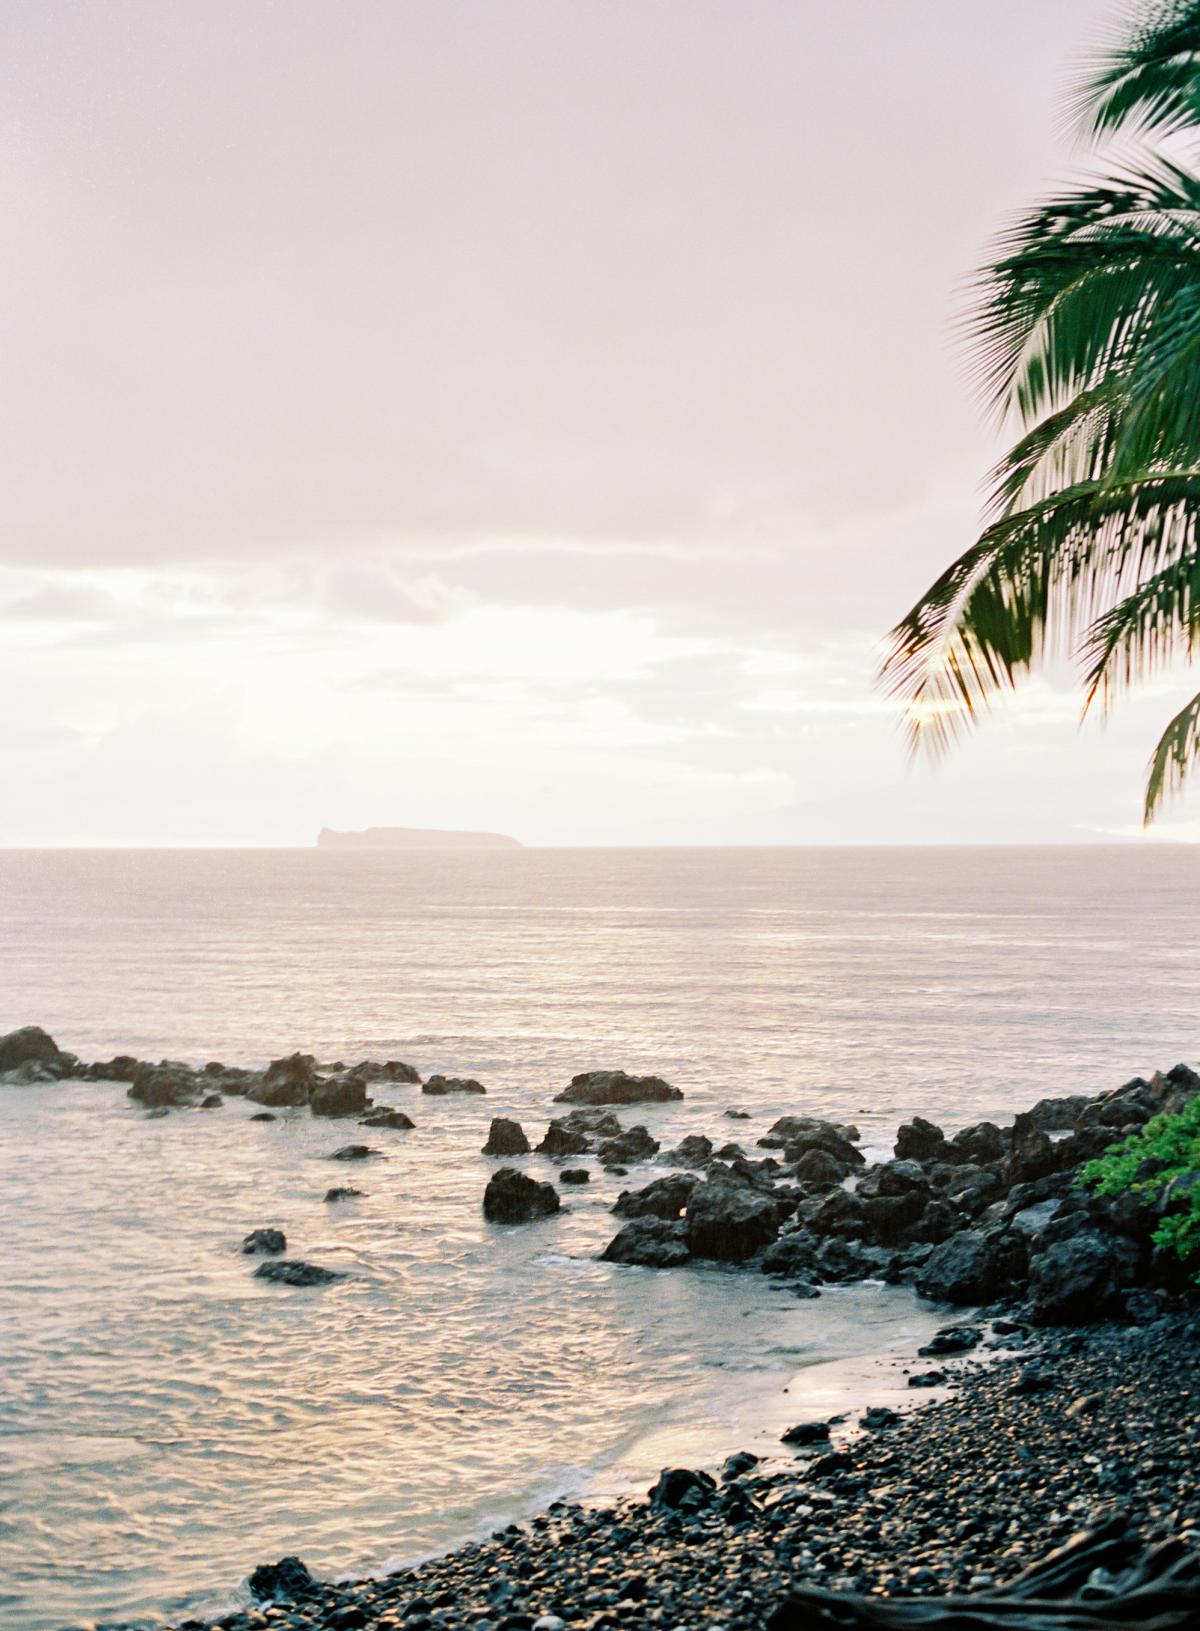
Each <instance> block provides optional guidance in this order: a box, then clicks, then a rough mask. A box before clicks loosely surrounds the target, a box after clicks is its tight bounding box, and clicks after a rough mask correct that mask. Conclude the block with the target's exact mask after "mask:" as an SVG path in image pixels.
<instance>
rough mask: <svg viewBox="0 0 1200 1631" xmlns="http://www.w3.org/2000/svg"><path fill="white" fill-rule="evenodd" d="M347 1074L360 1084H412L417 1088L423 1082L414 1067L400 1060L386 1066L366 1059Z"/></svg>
mask: <svg viewBox="0 0 1200 1631" xmlns="http://www.w3.org/2000/svg"><path fill="white" fill-rule="evenodd" d="M345 1074H346V1075H347V1076H353V1077H354V1078H355V1080H356V1081H360V1082H410V1083H412V1084H414V1085H415V1086H419V1085H420V1082H421V1078H420V1075H419V1074H418V1073H417V1072H416V1071H415V1070H414V1069H413V1067H412V1066H411V1065H406V1064H404V1063H403V1062H402V1061H401V1060H399V1059H389V1060H387V1062H386V1063H385V1064H380V1063H379V1061H378V1060H377V1059H364V1060H363V1061H362V1062H361V1063H360V1064H357V1065H351V1067H350V1069H349V1070H348V1071H346V1073H345Z"/></svg>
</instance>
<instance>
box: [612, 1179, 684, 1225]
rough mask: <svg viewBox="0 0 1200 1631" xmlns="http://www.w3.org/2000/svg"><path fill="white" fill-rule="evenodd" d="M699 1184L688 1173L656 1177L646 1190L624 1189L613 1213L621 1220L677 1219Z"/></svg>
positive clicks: (618, 1197)
mask: <svg viewBox="0 0 1200 1631" xmlns="http://www.w3.org/2000/svg"><path fill="white" fill-rule="evenodd" d="M698 1182H699V1180H698V1179H697V1178H694V1177H693V1176H692V1175H691V1173H688V1172H678V1173H672V1175H671V1176H670V1177H669V1178H656V1179H655V1180H654V1182H653V1183H652V1184H647V1185H646V1187H645V1189H623V1190H622V1191H621V1193H620V1195H618V1196H617V1200H616V1203H615V1205H614V1206H613V1209H612V1210H613V1212H614V1213H615V1214H616V1216H617V1217H619V1218H666V1219H671V1218H677V1217H678V1216H679V1214H680V1213H681V1212H682V1211H683V1209H684V1207H685V1206H686V1205H687V1203H688V1196H689V1195H690V1194H691V1193H692V1191H693V1189H695V1187H696V1185H697V1183H698Z"/></svg>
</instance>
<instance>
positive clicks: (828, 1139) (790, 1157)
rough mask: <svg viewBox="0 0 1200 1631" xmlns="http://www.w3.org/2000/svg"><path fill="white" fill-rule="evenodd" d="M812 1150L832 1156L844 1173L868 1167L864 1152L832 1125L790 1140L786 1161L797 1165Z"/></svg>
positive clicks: (815, 1129)
mask: <svg viewBox="0 0 1200 1631" xmlns="http://www.w3.org/2000/svg"><path fill="white" fill-rule="evenodd" d="M811 1150H822V1151H824V1153H825V1154H826V1155H830V1156H832V1157H833V1159H834V1160H835V1161H836V1162H837V1163H838V1165H839V1166H840V1167H841V1168H842V1170H843V1171H844V1172H853V1170H854V1168H855V1167H861V1166H865V1165H866V1160H867V1158H866V1156H865V1155H864V1154H863V1153H862V1151H861V1150H859V1149H856V1148H855V1147H854V1145H853V1144H852V1143H851V1142H850V1140H849V1139H848V1138H844V1137H843V1136H842V1134H841V1133H839V1132H838V1131H837V1129H836V1128H835V1127H834V1126H832V1124H829V1125H825V1126H819V1127H810V1128H808V1129H807V1130H806V1131H805V1132H802V1133H801V1134H800V1135H799V1136H798V1137H796V1138H792V1139H789V1140H788V1142H787V1143H786V1144H785V1145H784V1150H783V1153H784V1159H785V1160H787V1161H790V1162H793V1163H795V1162H797V1161H799V1160H801V1158H802V1157H804V1156H806V1155H807V1154H808V1153H809V1152H810V1151H811Z"/></svg>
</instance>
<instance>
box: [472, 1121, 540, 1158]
mask: <svg viewBox="0 0 1200 1631" xmlns="http://www.w3.org/2000/svg"><path fill="white" fill-rule="evenodd" d="M483 1153H484V1155H528V1154H529V1140H528V1139H527V1138H526V1137H525V1133H524V1131H523V1129H522V1127H521V1123H520V1122H519V1121H509V1120H508V1119H507V1118H506V1117H505V1116H493V1117H492V1125H491V1126H490V1127H489V1129H488V1136H487V1143H486V1144H485V1145H484V1146H483Z"/></svg>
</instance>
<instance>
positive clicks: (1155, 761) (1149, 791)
mask: <svg viewBox="0 0 1200 1631" xmlns="http://www.w3.org/2000/svg"><path fill="white" fill-rule="evenodd" d="M1198 759H1200V695H1197V696H1194V697H1193V698H1192V700H1191V701H1190V702H1189V703H1188V704H1187V706H1186V707H1184V708H1181V709H1180V710H1179V712H1178V713H1177V714H1176V715H1175V717H1174V719H1173V720H1172V721H1171V723H1170V724H1169V725H1168V726H1167V728H1166V730H1165V731H1164V732H1163V733H1162V735H1161V736H1160V737H1159V739H1158V746H1157V747H1156V748H1155V750H1154V752H1153V753H1152V754H1151V755H1150V770H1149V774H1148V775H1147V777H1146V800H1145V806H1144V809H1143V819H1144V820H1145V823H1146V825H1147V826H1149V825H1150V823H1151V822H1152V821H1153V820H1154V817H1155V816H1156V815H1157V814H1158V811H1159V809H1160V808H1161V806H1162V804H1163V802H1164V800H1165V799H1166V797H1167V795H1168V794H1169V793H1178V792H1179V791H1180V790H1181V789H1182V787H1183V785H1184V783H1185V782H1186V781H1187V778H1188V773H1189V772H1190V771H1191V770H1192V769H1193V767H1194V766H1195V764H1196V762H1197V760H1198Z"/></svg>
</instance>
